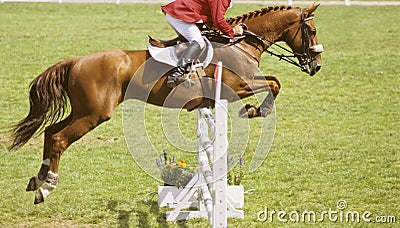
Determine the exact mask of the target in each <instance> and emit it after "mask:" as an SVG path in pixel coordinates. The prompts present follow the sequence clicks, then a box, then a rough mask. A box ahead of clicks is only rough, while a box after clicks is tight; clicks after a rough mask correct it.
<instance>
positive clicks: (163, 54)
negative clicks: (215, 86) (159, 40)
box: [147, 38, 214, 68]
mask: <svg viewBox="0 0 400 228" xmlns="http://www.w3.org/2000/svg"><path fill="white" fill-rule="evenodd" d="M204 40H205V41H206V45H208V47H209V48H208V49H207V57H206V59H205V60H204V61H203V68H206V67H207V66H208V65H209V64H210V62H211V60H212V58H213V55H214V50H213V48H212V44H211V42H210V41H209V40H208V39H206V38H204ZM147 48H148V50H149V52H150V55H151V57H153V58H154V59H155V60H156V61H158V62H162V63H165V64H168V65H170V66H173V67H176V66H178V57H177V56H176V51H175V46H171V47H166V48H159V47H154V46H151V44H150V43H149V44H148V47H147Z"/></svg>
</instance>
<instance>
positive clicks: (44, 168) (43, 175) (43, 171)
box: [38, 158, 50, 181]
mask: <svg viewBox="0 0 400 228" xmlns="http://www.w3.org/2000/svg"><path fill="white" fill-rule="evenodd" d="M49 169H50V159H48V158H47V159H45V160H43V163H42V166H41V167H40V170H39V173H38V178H39V179H40V180H43V181H44V180H45V179H46V177H47V173H48V172H49Z"/></svg>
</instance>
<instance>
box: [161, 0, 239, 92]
mask: <svg viewBox="0 0 400 228" xmlns="http://www.w3.org/2000/svg"><path fill="white" fill-rule="evenodd" d="M231 4H232V1H231V0H175V1H173V2H171V3H169V4H167V5H166V6H163V7H162V10H163V12H164V13H165V15H166V20H167V22H168V24H170V25H171V27H172V28H173V29H174V30H175V32H176V33H177V34H178V35H182V36H183V37H185V38H186V40H187V41H188V42H189V46H188V48H187V49H186V50H185V52H184V53H183V54H182V57H181V58H180V59H179V61H178V66H177V67H175V68H174V69H173V70H172V73H171V74H170V75H169V76H168V80H167V86H168V87H170V88H173V87H175V86H177V85H179V84H180V83H182V82H184V81H185V78H184V77H183V74H184V73H185V71H186V69H187V67H188V66H189V64H191V63H192V62H193V60H195V59H196V58H198V57H199V55H200V53H201V50H202V49H203V47H204V46H205V42H204V40H203V38H202V36H201V32H200V29H199V28H198V27H197V26H196V24H195V23H206V24H210V25H212V26H213V27H216V28H218V29H219V30H220V31H221V32H223V33H224V34H226V35H228V36H229V37H230V38H233V36H234V35H241V34H242V33H243V28H242V27H241V26H235V27H234V28H232V27H231V26H230V25H229V24H228V23H227V22H226V20H225V13H226V11H227V10H228V9H229V8H230V7H231Z"/></svg>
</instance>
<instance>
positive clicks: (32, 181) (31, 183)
mask: <svg viewBox="0 0 400 228" xmlns="http://www.w3.org/2000/svg"><path fill="white" fill-rule="evenodd" d="M36 179H37V177H32V178H31V179H29V183H28V186H26V191H27V192H29V191H35V190H36V189H38V188H39V187H40V186H39V185H38V184H37V182H38V181H37V180H36ZM43 182H44V181H43Z"/></svg>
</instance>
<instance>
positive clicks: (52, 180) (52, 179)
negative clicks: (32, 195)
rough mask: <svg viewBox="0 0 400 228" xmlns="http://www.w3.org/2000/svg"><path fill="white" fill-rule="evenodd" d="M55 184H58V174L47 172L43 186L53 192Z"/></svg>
mask: <svg viewBox="0 0 400 228" xmlns="http://www.w3.org/2000/svg"><path fill="white" fill-rule="evenodd" d="M57 184H58V174H57V173H53V172H51V171H49V172H48V174H47V178H46V183H45V184H44V185H46V186H48V187H49V188H50V187H52V189H51V190H53V189H54V188H56V186H57Z"/></svg>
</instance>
